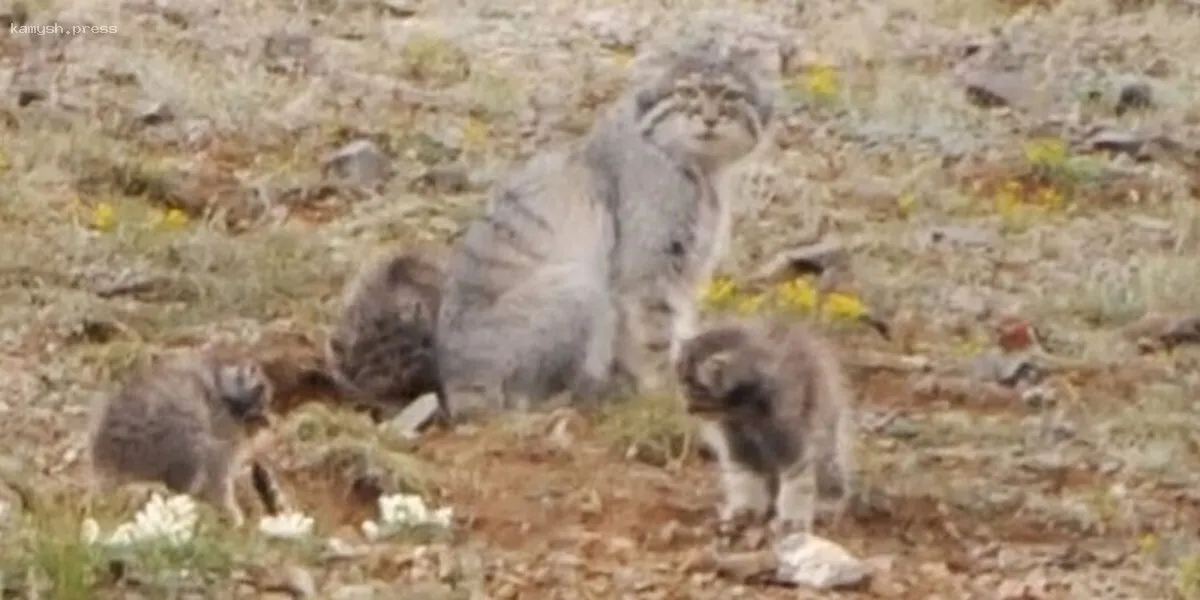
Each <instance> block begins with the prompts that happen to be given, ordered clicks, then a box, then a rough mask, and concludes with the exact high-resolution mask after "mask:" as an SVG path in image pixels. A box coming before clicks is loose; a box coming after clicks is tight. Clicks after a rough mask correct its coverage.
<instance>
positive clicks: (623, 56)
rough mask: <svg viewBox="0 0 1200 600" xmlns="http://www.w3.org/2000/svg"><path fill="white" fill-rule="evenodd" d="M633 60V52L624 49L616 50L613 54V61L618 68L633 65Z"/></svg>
mask: <svg viewBox="0 0 1200 600" xmlns="http://www.w3.org/2000/svg"><path fill="white" fill-rule="evenodd" d="M633 59H634V54H633V52H631V51H629V50H626V49H624V48H621V49H618V50H616V51H614V52H613V60H614V61H615V62H616V63H617V65H618V66H621V67H628V66H629V65H631V64H633Z"/></svg>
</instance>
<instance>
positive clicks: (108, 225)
mask: <svg viewBox="0 0 1200 600" xmlns="http://www.w3.org/2000/svg"><path fill="white" fill-rule="evenodd" d="M116 224H117V211H116V209H115V208H113V205H112V204H109V203H108V202H101V203H99V204H97V205H96V206H94V207H93V208H92V217H91V225H92V228H93V229H98V230H100V231H108V230H109V229H112V228H113V226H114V225H116Z"/></svg>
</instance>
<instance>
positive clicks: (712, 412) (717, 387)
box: [675, 327, 771, 419]
mask: <svg viewBox="0 0 1200 600" xmlns="http://www.w3.org/2000/svg"><path fill="white" fill-rule="evenodd" d="M765 360H767V356H766V354H765V352H764V351H763V350H762V349H761V348H760V347H759V345H758V344H757V343H755V340H754V339H753V338H752V336H751V334H750V333H748V332H747V331H746V330H745V329H742V328H739V327H721V328H715V329H710V330H709V331H706V332H704V333H702V334H700V335H698V336H696V337H694V338H692V339H690V340H688V341H686V342H684V345H683V348H682V352H680V357H679V360H678V361H677V362H676V363H675V373H676V375H677V377H678V378H679V382H680V384H681V386H682V388H683V395H684V402H685V408H686V410H687V412H688V413H690V414H693V415H697V416H701V417H705V418H713V419H731V418H746V417H754V416H760V415H767V414H769V413H770V410H771V390H770V389H769V385H768V383H767V381H766V380H765V378H764V377H763V373H762V370H761V369H760V365H761V363H762V362H763V361H765Z"/></svg>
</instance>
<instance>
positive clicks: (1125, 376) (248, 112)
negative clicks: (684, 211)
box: [0, 0, 1200, 599]
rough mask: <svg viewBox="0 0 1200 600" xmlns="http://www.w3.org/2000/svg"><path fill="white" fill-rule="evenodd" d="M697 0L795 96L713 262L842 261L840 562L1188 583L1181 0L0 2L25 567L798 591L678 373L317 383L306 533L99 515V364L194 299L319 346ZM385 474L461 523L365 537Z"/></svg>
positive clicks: (305, 457)
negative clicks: (776, 564)
mask: <svg viewBox="0 0 1200 600" xmlns="http://www.w3.org/2000/svg"><path fill="white" fill-rule="evenodd" d="M701 8H703V9H705V10H708V9H712V10H714V11H726V12H724V13H720V12H717V13H709V14H716V15H717V16H718V18H719V19H720V20H721V21H722V22H724V23H725V24H726V25H727V26H729V27H732V28H734V29H735V30H744V31H749V32H753V35H749V34H747V36H746V37H745V38H744V39H745V41H746V43H748V44H750V45H752V46H754V47H755V48H757V49H759V50H760V51H761V52H762V53H763V54H762V56H763V57H765V59H766V63H767V64H769V65H770V66H771V67H772V68H775V69H777V70H778V71H779V74H780V77H781V81H782V90H783V97H784V99H783V109H782V114H781V118H780V122H779V128H778V129H779V130H778V132H777V133H778V135H777V144H775V145H774V146H773V147H771V148H767V149H766V150H765V152H764V153H763V155H762V156H761V157H759V159H757V160H756V162H755V164H754V165H752V166H751V167H750V168H748V169H746V170H745V171H744V172H743V173H742V174H741V175H740V178H739V180H738V181H739V185H740V186H741V188H739V189H741V190H742V192H743V193H744V196H745V197H746V201H745V202H744V203H743V204H744V207H743V210H742V217H741V220H740V222H739V224H738V229H737V232H736V235H737V242H736V244H735V246H736V248H735V256H733V257H731V259H730V261H729V262H728V264H727V265H726V266H725V267H724V275H725V276H726V279H724V280H723V281H726V282H727V283H725V284H723V285H722V286H717V287H718V288H720V289H716V288H714V291H710V294H709V296H710V297H709V298H708V301H709V303H710V305H711V306H712V307H713V310H714V311H716V310H735V311H736V310H742V311H750V310H795V311H800V312H804V311H808V312H812V311H811V310H810V308H811V305H812V302H811V298H810V296H811V294H810V293H809V292H811V286H810V287H805V285H806V284H803V282H804V281H806V280H803V279H802V280H800V282H801V283H796V282H792V283H784V284H780V285H779V286H778V287H774V288H770V287H769V286H770V284H769V283H764V281H765V280H764V279H762V278H752V277H751V276H752V275H757V274H759V272H758V269H760V268H762V267H763V265H770V264H771V260H772V259H773V258H774V257H776V256H777V255H778V254H779V253H780V252H784V251H788V250H795V252H794V254H799V255H816V258H811V257H810V258H811V259H809V260H792V261H786V260H785V261H784V263H799V264H801V265H802V266H804V265H807V266H808V267H812V266H813V264H814V263H815V264H816V265H817V266H823V267H826V268H827V269H826V270H827V272H828V273H829V275H826V276H825V277H824V281H825V283H826V284H829V286H830V287H831V288H832V289H833V290H834V291H837V292H840V293H841V298H842V300H843V301H842V302H841V304H839V306H843V308H844V309H845V310H842V311H840V312H839V311H830V312H828V313H824V314H825V318H822V319H821V320H822V322H824V323H826V324H827V330H828V331H829V334H830V336H832V337H833V339H835V340H836V341H837V342H838V343H839V346H840V347H841V348H842V350H843V353H844V355H845V361H846V363H847V364H848V370H849V371H850V373H851V374H852V376H853V381H854V384H855V387H856V389H857V391H858V392H859V396H860V400H861V405H862V407H861V411H860V412H861V414H860V419H859V420H860V426H861V427H860V429H861V430H862V436H861V440H860V442H859V444H858V457H859V463H860V464H859V471H860V472H859V479H860V480H861V487H862V494H861V496H862V499H861V501H860V502H859V503H858V506H856V507H855V509H854V511H852V515H851V518H849V519H847V520H846V521H844V522H842V523H840V524H838V525H837V526H836V527H833V528H825V529H823V530H822V531H821V532H820V533H822V534H823V535H826V536H827V537H829V538H830V539H832V540H835V541H837V542H838V543H840V544H843V545H844V546H845V547H846V548H847V549H849V550H850V551H851V552H853V553H854V554H856V555H857V556H859V557H862V558H863V559H865V560H867V561H868V563H869V564H870V565H871V567H872V569H873V571H874V575H873V576H872V578H871V579H870V581H869V582H867V583H865V584H863V585H862V586H860V587H859V588H858V589H855V590H849V591H846V592H843V594H842V595H843V596H844V597H847V598H858V597H862V598H867V597H889V598H1010V599H1017V598H1168V597H1179V598H1187V597H1200V545H1198V544H1197V543H1196V541H1195V539H1194V534H1195V528H1196V526H1197V525H1198V524H1200V496H1198V495H1197V491H1196V490H1197V489H1200V488H1198V487H1197V483H1198V482H1197V479H1196V475H1195V473H1196V472H1197V467H1198V466H1200V449H1198V448H1197V438H1196V434H1195V433H1194V432H1195V431H1197V427H1196V426H1195V425H1196V424H1197V417H1196V416H1195V415H1196V410H1195V409H1196V407H1195V400H1194V398H1196V395H1195V393H1196V389H1197V385H1200V382H1198V381H1197V376H1196V373H1197V370H1196V366H1197V363H1198V358H1200V357H1198V355H1197V354H1196V352H1195V351H1194V350H1192V349H1191V348H1189V347H1188V344H1189V343H1190V342H1192V341H1193V340H1194V339H1195V338H1197V337H1200V333H1198V331H1197V330H1198V329H1200V327H1197V325H1196V317H1197V314H1196V311H1197V310H1198V309H1200V283H1197V282H1200V262H1197V261H1196V260H1195V253H1196V251H1197V247H1198V246H1200V211H1198V208H1197V204H1196V197H1195V196H1196V192H1197V190H1198V189H1200V153H1198V151H1197V147H1198V146H1197V144H1198V143H1200V142H1198V141H1197V140H1200V137H1197V130H1198V126H1200V105H1198V104H1196V102H1195V99H1196V98H1197V97H1198V92H1200V90H1198V89H1197V85H1198V84H1197V82H1200V66H1198V65H1200V36H1197V35H1196V32H1197V31H1200V16H1198V13H1200V8H1198V6H1197V4H1196V3H1195V2H1192V1H1190V0H1175V1H1170V0H1163V1H1161V2H1151V1H1144V2H1135V1H1133V0H1059V1H1054V0H1049V1H1042V2H1021V1H1018V0H1011V1H1001V0H986V1H983V0H981V1H978V2H951V1H948V0H879V1H872V2H865V1H852V2H841V1H838V2H834V1H829V0H817V1H815V2H804V3H791V2H782V1H778V0H760V1H748V2H736V1H728V2H718V1H716V0H702V1H701V0H697V1H694V2H690V3H687V5H686V7H684V6H683V5H679V4H678V3H633V2H629V3H624V2H620V1H619V0H604V1H602V2H601V1H591V2H560V3H555V2H548V3H545V2H543V3H522V2H518V1H514V0H501V1H499V2H497V1H492V2H474V1H464V2H457V3H443V4H439V3H434V2H429V3H421V2H419V0H418V1H415V2H409V1H406V0H344V1H341V2H333V1H329V0H314V1H311V2H306V1H297V2H280V1H277V0H260V1H257V2H237V3H221V2H213V1H210V0H200V1H196V2H187V3H168V2H150V1H147V2H117V3H92V2H82V1H76V2H74V3H73V2H72V1H71V0H30V1H29V2H0V14H2V15H3V19H0V21H3V22H4V24H8V23H10V22H11V23H12V24H14V25H22V24H23V25H53V24H56V23H57V24H59V25H61V26H63V27H64V29H63V30H61V31H44V32H43V34H38V33H33V32H28V31H26V30H18V29H13V30H12V32H11V33H8V34H5V35H3V36H0V80H3V81H6V82H8V85H7V86H6V87H5V88H4V100H3V104H2V105H0V117H3V119H0V127H3V130H4V135H3V136H2V137H0V181H2V187H3V189H4V190H5V192H6V193H5V194H4V196H3V198H2V199H0V236H2V239H3V240H4V244H3V245H4V247H5V251H4V252H0V298H2V301H0V307H2V308H0V371H2V375H0V391H2V393H0V413H2V414H3V419H2V420H0V422H2V427H3V431H4V439H5V440H6V443H5V446H4V447H5V450H4V455H5V456H4V460H3V461H0V467H2V469H0V470H2V471H3V473H4V479H5V481H7V483H8V485H7V487H6V488H5V489H6V495H5V497H6V498H7V500H6V502H7V503H6V504H5V507H6V510H5V511H4V522H3V527H4V528H5V532H4V537H5V540H6V542H5V544H4V548H3V549H0V573H2V574H3V586H4V588H5V590H6V593H5V595H6V597H29V598H96V597H133V598H137V597H142V598H162V597H186V598H198V597H229V595H230V594H238V595H242V596H246V597H263V596H256V595H255V594H262V595H270V594H275V595H276V596H278V597H287V595H288V594H292V595H297V596H299V595H304V594H309V595H312V594H319V595H321V596H322V597H330V598H367V597H378V598H401V597H410V598H438V597H446V598H457V597H463V598H467V597H494V598H516V597H523V598H524V597H528V598H557V597H561V598H613V597H637V598H642V597H644V598H727V597H731V598H736V597H746V598H750V597H755V598H776V597H778V598H784V597H788V598H795V597H818V593H817V592H805V591H797V590H794V589H786V588H779V587H771V586H767V585H763V584H759V583H755V582H753V581H738V580H735V579H733V578H730V577H724V576H718V575H717V574H716V573H714V572H713V570H712V569H711V568H705V567H704V564H705V563H704V560H703V558H697V557H700V556H702V555H704V554H705V553H707V552H708V549H709V547H710V546H711V545H712V541H713V522H712V521H713V505H714V503H715V501H716V498H717V493H716V489H715V481H714V478H713V476H712V473H711V467H710V465H709V464H708V463H706V462H704V461H703V460H701V459H699V458H698V457H696V456H694V455H693V454H692V453H689V452H687V451H686V448H685V445H684V444H683V439H684V438H685V433H686V431H687V426H688V422H687V421H686V419H684V418H682V416H681V415H680V414H679V412H678V407H677V405H676V404H675V403H674V402H673V401H671V400H669V399H645V400H644V401H639V402H634V403H631V404H629V405H627V406H623V407H619V408H615V409H613V410H611V411H609V412H608V413H606V414H604V415H602V416H598V417H596V418H591V419H584V418H581V417H579V416H578V415H570V414H564V413H556V414H555V415H553V416H542V417H528V418H514V419H509V420H505V421H503V422H498V423H494V424H491V425H488V426H485V427H483V428H481V429H479V430H477V431H473V432H466V431H464V432H459V433H437V434H432V435H431V436H430V437H429V438H427V439H422V440H420V442H419V443H416V444H414V443H411V442H408V441H405V440H403V439H400V438H399V437H398V436H395V435H393V434H391V433H389V432H388V431H386V430H379V429H377V428H374V427H372V426H370V425H368V424H367V423H366V422H365V421H363V420H362V419H361V418H360V417H358V416H354V415H351V414H350V413H348V412H347V411H343V410H339V409H337V408H336V407H335V408H327V407H325V406H323V405H321V404H320V403H318V404H316V405H308V406H304V407H300V408H299V409H297V410H295V411H293V412H292V413H291V414H290V415H289V416H288V418H287V419H285V420H284V422H283V424H282V425H281V426H280V435H279V436H278V443H277V444H276V446H275V448H274V450H273V455H272V457H271V459H272V460H273V461H274V462H275V463H276V464H278V465H279V466H280V467H281V471H282V472H283V477H284V484H285V485H286V486H287V487H288V488H289V489H290V490H292V492H293V494H294V495H295V497H296V498H297V500H298V502H299V504H300V505H301V507H302V508H303V509H304V510H305V511H306V512H308V513H309V514H311V515H313V516H314V517H315V519H316V531H317V533H318V534H319V536H318V537H319V538H320V540H321V541H319V542H318V541H313V542H311V543H309V542H293V543H288V542H279V541H273V540H266V539H263V538H262V537H261V536H258V535H256V534H254V533H253V532H252V531H251V532H243V533H230V532H227V531H223V530H220V529H214V528H209V529H206V530H205V533H204V534H203V535H202V536H201V542H202V543H198V544H197V545H195V547H192V548H190V549H188V550H186V551H175V552H167V553H157V554H155V555H153V556H141V557H140V559H135V560H126V561H124V562H123V563H122V564H123V565H124V571H123V572H117V571H120V570H114V569H113V568H105V567H106V565H107V566H110V567H111V565H110V560H111V558H112V557H111V556H107V555H104V554H103V553H101V552H99V551H97V550H96V549H94V548H92V547H89V546H86V545H83V544H81V543H80V542H79V541H78V534H77V532H78V528H79V524H80V522H79V518H78V516H77V511H76V510H75V507H74V502H73V499H74V498H75V497H77V495H78V493H79V489H80V488H79V485H78V483H77V481H76V479H77V478H76V474H77V473H78V464H77V463H78V460H77V458H78V452H77V446H78V441H79V436H78V431H79V430H80V427H81V426H82V424H83V423H84V420H85V416H84V415H85V410H86V407H87V406H88V403H90V402H91V401H92V400H93V399H94V398H95V397H96V395H97V394H101V393H104V392H106V391H108V390H110V389H112V386H113V381H114V379H115V378H118V377H120V376H121V375H122V374H123V373H125V372H126V371H127V370H128V369H129V368H130V366H131V365H133V364H135V363H136V362H137V361H139V360H141V359H143V358H145V357H147V356H150V355H152V354H154V353H155V352H157V351H159V350H162V349H165V348H171V347H179V346H184V345H189V344H195V343H199V342H202V341H205V340H210V339H214V338H223V339H227V340H230V341H232V342H235V343H244V344H249V345H254V346H257V347H259V348H262V349H263V350H264V351H267V352H271V353H275V355H277V358H278V357H282V358H278V360H280V361H282V362H281V363H280V364H285V365H286V364H288V361H312V360H315V358H314V357H315V354H314V348H315V347H316V345H317V344H319V339H320V336H321V335H322V331H323V327H324V326H325V324H326V323H327V322H328V321H329V319H330V317H331V316H332V315H333V313H334V310H335V308H336V302H337V299H338V298H337V294H338V290H339V288H340V286H341V284H342V282H343V281H344V279H345V277H346V276H347V275H348V274H349V273H350V272H351V271H352V270H353V268H354V265H355V264H357V263H358V262H360V261H361V260H362V259H363V258H364V257H365V256H367V255H369V254H371V253H373V252H374V251H375V250H377V249H379V248H380V247H382V246H384V245H386V244H393V243H417V242H422V243H441V242H443V241H444V240H447V239H448V238H449V237H450V236H452V235H453V234H454V233H455V232H457V231H458V230H459V227H460V225H461V223H462V222H463V221H464V219H465V218H467V217H468V216H469V215H471V214H472V213H474V211H476V210H477V208H478V206H479V203H480V201H481V199H482V198H483V196H484V193H485V191H486V188H487V186H488V184H489V182H490V181H492V180H494V178H495V177H496V176H497V175H498V174H499V173H501V172H503V170H504V169H505V168H507V166H508V165H510V164H511V163H512V161H514V160H518V159H520V158H522V157H525V156H527V155H529V153H531V152H532V151H533V150H534V149H535V148H537V147H539V146H541V145H544V144H548V143H554V142H556V141H561V140H564V139H569V138H571V137H573V136H576V135H579V134H580V133H582V132H583V131H585V130H586V128H587V127H588V125H589V124H590V122H591V119H592V117H593V116H594V114H595V110H596V109H597V108H598V107H600V106H603V105H604V103H606V102H608V101H609V100H611V99H612V98H613V96H614V94H616V93H617V92H618V91H619V90H620V89H621V86H622V85H623V83H624V80H625V77H626V75H627V74H628V71H629V68H630V63H631V61H632V59H633V57H634V55H635V53H636V51H637V49H638V47H639V46H640V45H642V44H645V43H647V40H648V39H650V35H651V33H652V32H657V31H663V30H668V29H670V28H672V27H687V28H695V27H698V26H697V25H692V23H695V21H694V20H695V19H700V18H702V17H703V16H704V14H702V12H703V11H701V10H700V9H701ZM689 19H690V20H689ZM78 25H93V26H109V27H115V29H108V30H101V29H96V30H92V31H90V32H86V33H83V32H80V33H77V34H74V33H75V30H74V29H72V27H74V26H78ZM73 34H74V35H73ZM814 242H819V243H820V244H824V245H826V246H832V247H837V248H840V251H839V252H840V254H838V255H837V256H834V257H833V258H830V257H829V255H828V253H824V254H822V253H819V252H816V251H814V250H813V249H812V248H811V247H809V246H807V245H808V244H812V243H814ZM797 248H799V250H796V249H797ZM818 249H819V248H818ZM835 254H836V253H835ZM781 264H782V263H781ZM810 270H811V269H810ZM751 279H754V281H753V282H752V281H751ZM778 279H779V278H775V279H773V280H772V281H775V280H778ZM784 279H786V277H785V278H784ZM764 290H766V293H765V294H764V293H763V291H764ZM806 290H807V291H806ZM855 302H861V303H862V304H863V305H865V306H866V307H867V309H868V310H869V311H870V314H871V315H872V316H873V317H876V318H877V319H879V320H881V321H884V322H886V323H887V325H888V326H889V328H890V333H891V336H890V339H884V338H883V337H882V336H880V335H879V334H878V333H876V332H875V331H873V330H872V329H871V328H869V327H866V326H864V325H863V324H862V323H861V322H859V321H855V320H854V319H853V317H854V313H855V311H856V307H855V306H856V305H855ZM847 306H849V307H848V308H847ZM846 316H849V317H851V318H850V319H846V318H842V317H846ZM280 368H281V369H283V370H285V371H286V367H280ZM285 379H286V375H285ZM284 387H285V392H286V393H287V394H292V396H289V397H288V398H289V401H291V400H294V397H299V395H302V393H303V390H301V389H291V388H288V386H286V385H285V386H284ZM287 394H285V395H287ZM318 400H319V399H318ZM381 489H382V490H384V491H389V492H390V491H397V490H407V491H415V492H420V493H422V494H424V495H425V496H426V497H427V499H428V500H429V501H430V503H433V504H436V505H448V506H452V507H454V510H455V512H456V515H457V517H458V523H457V525H456V527H455V528H454V530H453V531H452V532H450V533H449V534H441V535H433V536H432V537H419V536H415V535H414V536H408V537H403V538H396V539H391V540H389V541H386V542H383V543H376V544H367V543H366V542H365V541H364V540H363V539H362V536H361V534H360V533H359V529H358V524H359V523H360V522H361V521H362V520H364V519H366V518H372V517H373V516H374V514H373V505H372V502H373V499H374V496H375V495H377V494H378V492H379V491H380V490H381ZM116 510H117V509H116V508H114V509H113V512H114V514H113V517H112V519H110V520H109V521H106V522H105V525H111V524H112V523H115V520H116V519H117V515H116V514H115V513H116ZM128 516H129V515H128V514H125V515H123V516H122V517H123V518H127V517H128ZM330 537H335V538H337V539H338V540H339V541H338V542H335V543H332V545H331V544H330V543H328V542H325V541H324V540H327V539H328V538H330ZM150 558H154V559H155V560H150ZM183 565H186V570H185V571H182V572H181V571H180V569H181V568H183ZM284 584H286V585H284ZM289 589H290V590H291V591H288V590H289ZM272 590H273V591H272ZM10 594H12V596H10ZM805 594H809V595H807V596H806V595H805Z"/></svg>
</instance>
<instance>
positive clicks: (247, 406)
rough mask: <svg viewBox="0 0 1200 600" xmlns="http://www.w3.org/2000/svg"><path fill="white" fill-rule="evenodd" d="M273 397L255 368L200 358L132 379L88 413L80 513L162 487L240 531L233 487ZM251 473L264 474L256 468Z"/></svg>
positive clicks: (171, 362) (173, 360)
mask: <svg viewBox="0 0 1200 600" xmlns="http://www.w3.org/2000/svg"><path fill="white" fill-rule="evenodd" d="M272 393H273V390H272V386H271V383H270V381H269V380H268V379H267V378H266V376H265V374H264V373H263V371H262V369H261V367H260V365H259V364H258V363H256V362H254V361H253V360H249V359H230V358H219V357H217V356H214V355H212V354H208V353H204V352H198V353H194V354H186V355H179V356H173V357H167V358H164V359H161V360H160V361H159V362H158V363H157V364H153V365H150V366H148V367H145V368H143V369H141V370H139V371H138V372H136V373H134V374H133V376H132V377H130V379H129V380H128V381H127V382H125V384H124V385H123V386H122V387H121V388H120V389H119V390H117V391H116V392H115V393H114V394H112V395H111V396H109V397H107V398H105V399H104V401H103V402H102V403H100V404H99V405H98V406H97V407H96V410H95V412H94V413H93V417H92V418H93V421H92V428H91V431H90V432H89V445H88V458H89V463H90V465H89V466H90V469H91V472H90V481H89V482H88V484H89V485H88V491H87V497H86V499H85V509H86V510H87V511H88V512H90V510H91V505H92V502H93V500H94V496H95V494H97V493H99V492H102V491H105V490H110V489H112V488H114V487H117V486H120V485H124V484H129V483H161V484H163V485H165V486H166V487H167V488H168V489H169V490H171V491H172V492H175V493H180V494H191V495H193V496H195V497H197V498H199V499H201V500H203V501H206V502H208V503H210V504H212V505H214V506H216V507H217V508H219V509H221V510H222V511H224V513H225V516H226V517H228V518H229V520H231V521H232V522H233V524H234V525H241V524H242V523H243V522H244V516H243V513H242V510H241V508H240V507H239V506H238V503H237V500H236V499H235V497H234V483H233V482H234V479H235V477H236V476H237V475H238V474H239V472H240V470H241V467H242V466H243V465H244V464H245V462H246V460H248V459H249V458H250V457H251V455H252V453H253V450H254V444H253V443H252V442H253V441H254V438H255V437H256V434H258V433H259V432H260V431H262V430H263V429H264V428H265V427H266V426H267V425H268V423H269V422H268V417H267V414H268V406H269V404H270V401H271V397H272ZM255 470H256V471H261V472H265V468H264V467H262V466H261V465H256V469H255ZM257 476H258V477H260V478H261V477H262V475H261V474H258V475H257ZM267 477H270V475H269V474H268V475H267ZM272 487H274V486H272ZM260 493H261V490H260ZM263 501H264V503H269V504H277V503H278V499H271V500H268V499H266V498H264V499H263Z"/></svg>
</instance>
